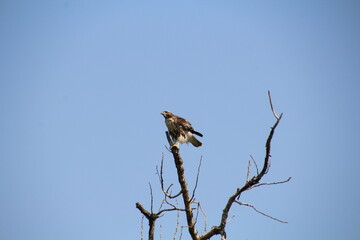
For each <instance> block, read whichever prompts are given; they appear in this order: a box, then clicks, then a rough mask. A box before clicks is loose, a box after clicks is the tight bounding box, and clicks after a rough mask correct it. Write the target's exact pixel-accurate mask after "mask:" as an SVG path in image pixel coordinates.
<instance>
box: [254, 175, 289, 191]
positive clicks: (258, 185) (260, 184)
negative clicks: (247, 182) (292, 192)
mask: <svg viewBox="0 0 360 240" xmlns="http://www.w3.org/2000/svg"><path fill="white" fill-rule="evenodd" d="M290 180H291V177H289V178H288V179H286V180H284V181H279V182H270V183H259V184H256V185H254V186H252V187H250V188H249V189H248V190H250V189H253V188H256V187H260V186H267V185H276V184H282V183H287V182H289V181H290Z"/></svg>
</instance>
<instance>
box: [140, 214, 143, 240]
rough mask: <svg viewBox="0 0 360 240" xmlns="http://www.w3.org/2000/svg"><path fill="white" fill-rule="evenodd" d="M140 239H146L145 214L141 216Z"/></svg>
mask: <svg viewBox="0 0 360 240" xmlns="http://www.w3.org/2000/svg"><path fill="white" fill-rule="evenodd" d="M140 239H141V240H144V215H142V216H141V231H140Z"/></svg>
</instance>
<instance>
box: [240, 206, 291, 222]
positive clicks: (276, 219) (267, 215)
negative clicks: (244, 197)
mask: <svg viewBox="0 0 360 240" xmlns="http://www.w3.org/2000/svg"><path fill="white" fill-rule="evenodd" d="M235 202H236V203H238V204H240V205H243V206H247V207H251V208H252V209H254V210H255V211H256V212H258V213H260V214H262V215H264V216H266V217H268V218H271V219H273V220H275V221H278V222H281V223H288V222H285V221H283V220H280V219H278V218H275V217H273V216H270V215H269V214H266V213H263V212H261V211H259V210H257V209H256V208H255V207H254V206H253V205H251V204H248V203H243V202H239V201H235Z"/></svg>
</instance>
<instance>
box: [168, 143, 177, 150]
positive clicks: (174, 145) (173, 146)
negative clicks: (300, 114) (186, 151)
mask: <svg viewBox="0 0 360 240" xmlns="http://www.w3.org/2000/svg"><path fill="white" fill-rule="evenodd" d="M173 148H177V149H179V146H178V145H177V144H175V143H174V144H173V145H172V146H171V147H170V149H173Z"/></svg>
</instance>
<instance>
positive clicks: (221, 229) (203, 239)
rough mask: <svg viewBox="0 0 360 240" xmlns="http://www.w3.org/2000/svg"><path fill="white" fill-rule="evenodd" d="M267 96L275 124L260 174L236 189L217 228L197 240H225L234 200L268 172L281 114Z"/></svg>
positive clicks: (266, 147) (270, 134)
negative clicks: (218, 237)
mask: <svg viewBox="0 0 360 240" xmlns="http://www.w3.org/2000/svg"><path fill="white" fill-rule="evenodd" d="M268 95H269V101H270V107H271V111H272V112H273V114H274V117H275V118H276V122H275V124H274V125H273V127H272V128H271V131H270V133H269V136H268V138H267V140H266V144H265V150H266V151H265V152H266V153H265V158H264V165H263V168H262V170H261V172H260V173H258V174H257V175H256V176H254V177H252V178H251V179H250V180H249V181H247V182H246V183H245V185H244V186H243V187H241V188H238V189H237V190H236V191H235V193H234V194H233V195H231V196H230V197H229V199H228V201H227V203H226V205H225V208H224V209H223V213H222V216H221V220H220V224H219V226H214V227H213V228H212V229H211V230H210V231H209V232H207V233H205V234H204V235H202V236H200V237H199V240H206V239H209V238H211V237H212V236H214V235H217V234H220V235H221V237H222V239H226V231H225V227H226V223H227V219H228V215H229V211H230V208H231V207H232V205H233V203H234V202H237V201H236V198H238V199H239V198H240V195H241V194H242V193H243V192H244V191H246V190H248V189H250V188H251V187H253V186H254V185H256V184H258V183H259V182H260V180H261V179H262V177H263V176H264V175H265V174H266V173H267V171H268V169H269V167H270V157H271V155H270V153H271V140H272V138H273V136H274V133H275V129H276V127H277V126H278V124H279V122H280V120H281V118H282V115H283V114H280V116H278V115H277V114H276V112H275V109H274V107H273V104H272V99H271V94H270V92H268ZM252 159H253V158H252ZM254 162H255V161H254Z"/></svg>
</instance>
